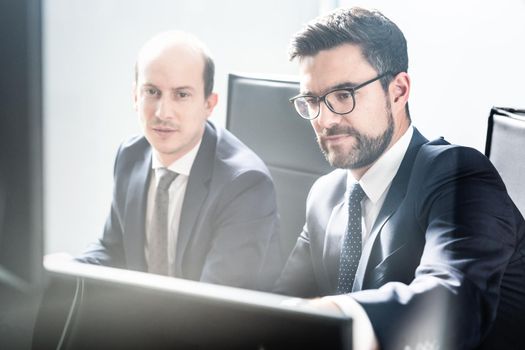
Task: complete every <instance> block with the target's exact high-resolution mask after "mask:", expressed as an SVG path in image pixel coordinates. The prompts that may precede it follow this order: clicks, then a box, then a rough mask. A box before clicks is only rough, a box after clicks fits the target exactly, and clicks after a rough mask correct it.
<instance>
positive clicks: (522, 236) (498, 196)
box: [275, 130, 525, 349]
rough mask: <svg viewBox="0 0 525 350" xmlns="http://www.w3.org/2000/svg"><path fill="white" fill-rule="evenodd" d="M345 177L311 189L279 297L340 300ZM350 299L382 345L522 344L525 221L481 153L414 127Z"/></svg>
mask: <svg viewBox="0 0 525 350" xmlns="http://www.w3.org/2000/svg"><path fill="white" fill-rule="evenodd" d="M346 174H347V173H346V171H345V170H335V171H333V172H332V173H330V174H328V175H326V176H324V177H322V178H320V179H319V180H318V181H317V182H316V183H315V184H314V185H313V187H312V189H311V191H310V193H309V196H308V200H307V213H306V215H307V218H306V224H305V226H304V229H303V232H302V233H301V235H300V237H299V239H298V241H297V244H296V246H295V248H294V250H293V252H292V254H291V256H290V258H289V260H288V262H287V263H286V266H285V268H284V270H283V272H282V275H281V277H280V279H279V281H278V282H277V285H276V288H275V291H276V292H278V293H281V294H287V295H293V296H301V297H316V296H326V295H333V294H336V287H337V275H338V271H339V258H340V249H341V245H342V239H343V236H344V233H345V228H346V223H347V219H348V212H347V208H346V207H345V206H344V193H345V190H346V176H347V175H346ZM350 295H351V296H352V297H353V298H354V299H355V300H356V301H357V302H358V303H359V304H360V305H361V306H362V307H363V308H364V310H365V311H366V313H367V315H368V317H369V318H370V320H371V322H372V325H373V328H374V330H375V332H376V335H377V337H378V340H379V343H380V345H381V347H382V348H383V349H417V348H424V349H430V348H437V347H438V346H439V347H440V348H441V349H454V348H458V349H470V348H476V347H481V348H487V349H488V348H501V349H514V348H525V346H524V342H525V340H524V339H525V334H523V332H522V331H521V328H520V327H523V326H522V325H523V324H525V223H524V220H523V217H522V215H521V214H520V213H519V211H518V209H517V208H516V207H515V205H514V204H513V202H512V201H511V199H510V198H509V196H508V194H507V191H506V189H505V185H504V184H503V182H502V180H501V178H500V176H499V175H498V173H497V171H496V170H495V168H494V167H493V166H492V164H491V163H490V162H489V161H488V159H487V158H486V157H485V156H483V155H482V154H481V153H479V152H477V151H476V150H473V149H470V148H466V147H460V146H454V145H450V144H448V143H447V142H446V141H444V140H443V139H439V140H436V141H433V142H428V140H426V139H425V138H424V137H423V136H422V135H421V134H420V133H419V132H418V131H417V130H414V135H413V137H412V140H411V143H410V145H409V148H408V150H407V152H406V154H405V156H404V159H403V161H402V163H401V166H400V168H399V170H398V172H397V174H396V176H395V177H394V180H393V182H392V185H391V187H390V190H389V192H388V194H387V197H386V199H385V202H384V204H383V207H382V209H381V211H380V213H379V216H378V218H377V220H376V222H375V224H374V226H373V228H372V230H371V234H370V237H369V239H368V240H367V241H366V243H365V245H364V247H363V251H362V256H361V259H360V262H359V267H358V270H357V273H356V278H355V282H354V286H353V292H352V293H351V294H350ZM407 346H408V347H407Z"/></svg>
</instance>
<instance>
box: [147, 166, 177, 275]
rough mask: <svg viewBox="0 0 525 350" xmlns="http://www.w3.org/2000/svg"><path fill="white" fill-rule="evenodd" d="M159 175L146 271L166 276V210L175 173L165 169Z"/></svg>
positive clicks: (159, 171)
mask: <svg viewBox="0 0 525 350" xmlns="http://www.w3.org/2000/svg"><path fill="white" fill-rule="evenodd" d="M157 174H160V178H159V182H158V185H157V192H156V194H155V202H154V206H153V215H152V217H151V223H150V232H149V238H150V239H149V242H148V243H149V244H148V271H149V272H151V273H156V274H159V275H166V276H167V275H168V272H169V269H168V213H169V211H168V208H169V202H170V195H169V188H170V185H171V183H172V182H173V180H175V178H176V177H177V175H178V174H177V173H175V172H173V171H170V170H168V169H166V168H161V169H159V170H158V171H157Z"/></svg>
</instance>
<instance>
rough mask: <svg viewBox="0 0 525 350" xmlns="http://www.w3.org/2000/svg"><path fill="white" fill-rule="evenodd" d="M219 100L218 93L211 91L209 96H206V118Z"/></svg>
mask: <svg viewBox="0 0 525 350" xmlns="http://www.w3.org/2000/svg"><path fill="white" fill-rule="evenodd" d="M217 102H219V95H217V94H216V93H215V92H212V93H211V94H210V96H208V97H206V118H209V117H210V115H211V113H212V112H213V109H214V108H215V106H217Z"/></svg>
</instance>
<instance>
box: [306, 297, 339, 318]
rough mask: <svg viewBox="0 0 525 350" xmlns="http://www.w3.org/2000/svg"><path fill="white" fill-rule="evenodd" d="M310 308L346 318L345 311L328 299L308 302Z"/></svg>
mask: <svg viewBox="0 0 525 350" xmlns="http://www.w3.org/2000/svg"><path fill="white" fill-rule="evenodd" d="M307 305H308V306H310V307H312V308H314V309H317V310H322V311H326V312H329V313H331V314H334V315H338V316H344V315H345V314H344V313H343V310H341V308H340V307H339V306H338V305H337V304H336V303H334V302H333V301H332V300H329V299H326V298H315V299H310V300H308V304H307Z"/></svg>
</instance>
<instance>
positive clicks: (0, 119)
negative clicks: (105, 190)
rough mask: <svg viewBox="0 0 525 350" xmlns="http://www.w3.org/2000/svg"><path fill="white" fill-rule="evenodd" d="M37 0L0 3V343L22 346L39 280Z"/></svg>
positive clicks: (28, 336)
mask: <svg viewBox="0 0 525 350" xmlns="http://www.w3.org/2000/svg"><path fill="white" fill-rule="evenodd" d="M41 85H42V81H41V3H40V0H2V1H0V164H1V166H0V347H1V348H3V349H4V348H5V349H25V348H29V346H30V344H31V343H30V341H31V334H32V325H33V323H34V320H35V316H36V312H37V310H38V301H39V294H40V291H41V285H42V281H43V268H42V250H43V249H42V246H43V244H42V239H43V237H42V230H43V224H42V223H43V219H42V216H43V208H42V191H43V190H42V186H43V181H42V177H43V174H42V91H41Z"/></svg>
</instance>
